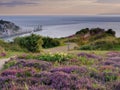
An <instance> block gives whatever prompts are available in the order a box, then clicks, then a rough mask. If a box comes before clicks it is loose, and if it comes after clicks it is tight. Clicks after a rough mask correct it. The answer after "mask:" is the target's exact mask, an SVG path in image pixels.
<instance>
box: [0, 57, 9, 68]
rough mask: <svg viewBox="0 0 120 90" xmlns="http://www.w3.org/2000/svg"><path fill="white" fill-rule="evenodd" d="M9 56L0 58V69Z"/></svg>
mask: <svg viewBox="0 0 120 90" xmlns="http://www.w3.org/2000/svg"><path fill="white" fill-rule="evenodd" d="M9 59H10V58H6V59H0V70H1V69H2V68H3V65H4V64H5V62H6V61H8V60H9Z"/></svg>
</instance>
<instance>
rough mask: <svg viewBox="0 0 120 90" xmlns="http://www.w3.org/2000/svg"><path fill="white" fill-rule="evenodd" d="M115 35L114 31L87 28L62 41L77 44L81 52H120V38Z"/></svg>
mask: <svg viewBox="0 0 120 90" xmlns="http://www.w3.org/2000/svg"><path fill="white" fill-rule="evenodd" d="M115 35H116V32H115V31H114V30H112V29H108V30H105V29H101V28H92V29H89V28H85V29H82V30H80V31H78V32H76V33H75V34H74V35H71V36H68V37H65V38H62V40H63V41H64V42H74V43H77V44H78V45H79V48H78V49H80V50H120V38H118V37H116V36H115Z"/></svg>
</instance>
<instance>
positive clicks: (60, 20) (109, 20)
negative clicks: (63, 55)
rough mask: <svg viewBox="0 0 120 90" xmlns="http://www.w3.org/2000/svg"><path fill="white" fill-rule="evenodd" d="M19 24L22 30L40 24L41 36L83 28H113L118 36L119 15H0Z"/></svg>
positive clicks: (62, 33)
mask: <svg viewBox="0 0 120 90" xmlns="http://www.w3.org/2000/svg"><path fill="white" fill-rule="evenodd" d="M0 19H3V20H8V21H11V22H14V23H15V24H17V25H19V26H20V27H21V28H22V30H23V31H28V30H33V29H34V28H35V27H36V26H38V25H42V26H43V30H42V31H39V32H36V34H40V35H43V36H50V37H57V38H58V37H66V36H69V35H72V34H74V33H75V32H76V31H79V30H80V29H83V28H97V27H99V28H103V29H113V30H115V31H116V36H118V37H120V31H119V30H120V16H103V15H101V16H67V15H66V16H0Z"/></svg>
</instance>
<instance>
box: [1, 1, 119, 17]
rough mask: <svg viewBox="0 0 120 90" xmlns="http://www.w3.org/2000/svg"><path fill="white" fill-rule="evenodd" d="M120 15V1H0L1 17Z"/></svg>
mask: <svg viewBox="0 0 120 90" xmlns="http://www.w3.org/2000/svg"><path fill="white" fill-rule="evenodd" d="M101 14H108V15H120V0H0V15H101Z"/></svg>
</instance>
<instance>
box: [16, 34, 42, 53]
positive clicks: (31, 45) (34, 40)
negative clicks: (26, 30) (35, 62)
mask: <svg viewBox="0 0 120 90" xmlns="http://www.w3.org/2000/svg"><path fill="white" fill-rule="evenodd" d="M14 43H16V44H18V45H20V46H21V47H23V48H26V49H27V50H28V51H31V52H39V51H41V49H42V44H43V40H42V38H41V37H40V36H39V35H35V34H31V35H30V36H25V37H18V38H16V39H14Z"/></svg>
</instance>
